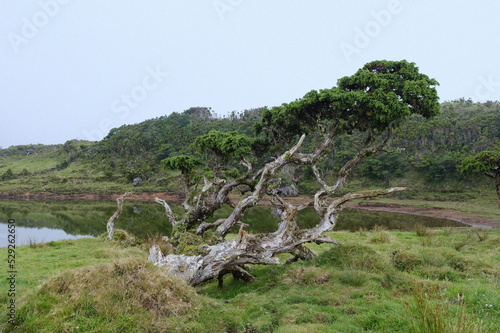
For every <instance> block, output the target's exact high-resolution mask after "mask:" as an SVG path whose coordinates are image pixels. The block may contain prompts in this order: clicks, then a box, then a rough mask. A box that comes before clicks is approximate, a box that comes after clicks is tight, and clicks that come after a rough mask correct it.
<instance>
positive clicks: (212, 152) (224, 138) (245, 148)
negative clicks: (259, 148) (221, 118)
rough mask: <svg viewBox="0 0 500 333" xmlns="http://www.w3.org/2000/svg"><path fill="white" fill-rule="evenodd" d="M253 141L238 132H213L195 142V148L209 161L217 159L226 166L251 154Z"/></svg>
mask: <svg viewBox="0 0 500 333" xmlns="http://www.w3.org/2000/svg"><path fill="white" fill-rule="evenodd" d="M251 143H252V142H251V140H250V138H249V137H248V136H246V135H245V134H239V133H238V132H236V131H231V132H221V131H217V130H211V131H210V132H209V133H208V134H205V135H202V136H199V137H197V138H196V140H195V141H194V147H196V149H197V150H198V152H199V153H202V154H204V155H205V157H206V158H207V159H215V160H216V161H217V162H218V163H221V164H225V163H227V162H228V161H229V160H230V159H242V158H244V157H245V156H247V155H249V154H250V152H251Z"/></svg>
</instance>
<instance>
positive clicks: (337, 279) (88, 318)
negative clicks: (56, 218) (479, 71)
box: [0, 229, 500, 333]
mask: <svg viewBox="0 0 500 333" xmlns="http://www.w3.org/2000/svg"><path fill="white" fill-rule="evenodd" d="M483 232H484V233H485V234H477V233H476V232H475V230H474V229H452V230H450V229H442V230H436V229H433V230H432V231H431V232H427V233H426V234H425V235H421V236H417V234H416V232H389V231H386V230H374V231H363V232H356V233H350V232H335V233H332V234H331V235H330V236H332V237H334V238H336V239H338V240H339V241H341V245H339V246H330V245H321V246H319V245H311V246H310V248H311V249H313V250H314V251H315V252H317V253H318V256H317V257H316V258H314V259H313V260H311V261H309V262H296V263H294V264H291V265H287V266H258V267H254V268H253V269H252V273H253V274H254V275H255V276H256V277H257V280H256V281H255V282H252V283H243V282H241V281H238V280H234V279H233V278H232V277H231V276H226V277H225V281H224V287H223V289H222V290H219V289H217V282H216V281H213V282H208V283H206V284H204V285H201V286H199V287H197V288H191V287H187V286H185V285H183V284H182V283H180V282H178V281H176V280H175V279H172V278H169V277H166V276H164V275H162V274H160V272H159V270H158V268H157V267H154V266H152V265H150V264H148V263H147V262H146V261H145V260H144V258H145V257H146V256H147V254H146V253H145V252H143V251H141V250H140V249H139V248H137V247H130V246H125V245H124V244H120V243H106V242H103V241H102V239H100V238H97V239H79V240H72V241H59V242H50V243H47V244H37V246H35V247H30V246H29V245H27V246H22V247H19V248H18V252H17V258H18V263H17V270H18V272H19V274H18V280H17V295H18V296H17V301H18V306H19V308H18V315H19V320H20V321H19V323H18V325H19V326H18V327H17V328H13V327H10V326H8V327H4V329H5V330H6V331H7V332H118V331H119V332H164V331H167V332H168V331H179V332H308V333H311V332H498V331H500V280H499V277H500V256H499V255H498V252H499V251H498V250H499V245H500V230H491V231H483ZM380 235H387V236H380ZM373 239H383V241H373ZM457 245H460V246H457ZM283 259H285V256H283ZM2 278H3V277H2ZM0 300H1V301H2V304H5V302H6V301H7V296H6V294H5V293H2V295H0ZM174 327H175V330H174V329H173V328H174Z"/></svg>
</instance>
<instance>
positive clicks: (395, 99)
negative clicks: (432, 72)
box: [256, 61, 439, 143]
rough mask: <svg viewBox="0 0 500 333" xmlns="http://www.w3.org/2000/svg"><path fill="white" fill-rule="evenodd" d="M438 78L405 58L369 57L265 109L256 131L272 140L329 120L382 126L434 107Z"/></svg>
mask: <svg viewBox="0 0 500 333" xmlns="http://www.w3.org/2000/svg"><path fill="white" fill-rule="evenodd" d="M436 85H438V83H437V81H436V80H434V79H430V78H429V77H428V76H426V75H424V74H421V73H419V72H418V67H417V66H415V64H414V63H409V62H407V61H374V62H371V63H368V64H366V65H365V66H364V67H363V68H361V69H360V70H358V71H357V72H356V74H354V75H353V76H349V77H343V78H341V79H340V80H339V81H338V86H337V87H333V88H331V89H323V90H320V91H315V90H313V91H310V92H309V93H307V94H306V95H304V97H303V98H301V99H300V100H297V101H294V102H291V103H287V104H283V105H281V106H277V107H273V108H271V109H266V110H264V112H263V115H262V117H263V121H262V125H259V126H257V128H256V129H257V132H265V133H267V134H268V135H269V136H270V137H271V138H272V139H271V141H273V143H277V142H280V141H282V140H284V141H286V142H288V141H290V140H291V139H292V138H293V137H294V136H296V135H301V134H303V133H311V132H316V131H317V130H318V126H319V129H320V131H321V130H323V131H328V130H330V129H331V128H332V127H333V126H336V127H338V128H339V130H342V131H345V132H347V133H352V132H353V131H356V130H358V131H375V130H376V131H384V130H385V129H387V128H388V127H395V126H397V125H399V124H400V123H401V122H402V120H404V119H406V118H408V117H409V116H410V115H411V114H418V115H421V116H424V117H425V118H430V117H433V116H435V115H437V114H438V113H439V103H438V97H437V92H436V89H435V86H436Z"/></svg>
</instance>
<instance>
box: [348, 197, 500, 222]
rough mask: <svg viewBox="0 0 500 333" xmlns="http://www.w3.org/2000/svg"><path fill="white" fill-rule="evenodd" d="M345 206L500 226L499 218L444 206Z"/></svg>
mask: <svg viewBox="0 0 500 333" xmlns="http://www.w3.org/2000/svg"><path fill="white" fill-rule="evenodd" d="M345 207H346V208H355V209H364V210H373V211H380V212H389V213H402V214H415V215H421V216H429V217H437V218H442V219H449V220H454V221H459V222H462V223H465V224H468V225H471V226H474V227H483V228H500V221H499V220H498V219H493V218H488V217H482V216H473V215H468V214H464V213H460V212H456V211H453V210H448V209H443V208H423V207H411V206H403V205H398V204H383V203H371V202H349V203H347V204H346V205H345Z"/></svg>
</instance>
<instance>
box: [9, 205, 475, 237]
mask: <svg viewBox="0 0 500 333" xmlns="http://www.w3.org/2000/svg"><path fill="white" fill-rule="evenodd" d="M172 209H173V210H174V211H176V210H177V211H179V209H180V207H178V206H172ZM115 211H116V203H115V202H114V201H109V202H108V201H46V202H41V201H10V200H9V201H1V202H0V247H4V246H6V244H7V221H8V219H14V220H15V221H16V226H17V228H16V244H17V245H24V244H30V243H33V242H48V241H55V240H60V239H73V238H79V237H85V236H90V237H95V236H98V235H101V234H103V233H105V232H106V223H107V221H108V219H109V217H110V216H111V215H113V213H114V212H115ZM229 212H230V208H229V207H225V208H223V209H221V210H220V211H218V212H217V214H216V216H214V217H213V219H212V220H215V219H216V218H221V217H225V216H228V214H229ZM243 221H244V222H245V223H248V224H250V227H249V228H247V229H248V230H249V231H250V232H253V233H258V232H273V231H275V230H276V228H277V226H278V220H277V218H276V214H273V212H272V209H271V208H270V207H263V206H257V207H254V208H252V209H250V210H248V211H247V212H246V213H245V216H244V217H243ZM317 222H318V217H317V215H316V214H315V212H314V210H312V209H306V210H303V211H301V212H299V214H298V224H299V227H301V228H307V227H310V226H312V225H314V224H316V223H317ZM415 224H422V225H425V226H427V227H467V225H465V224H462V223H460V222H457V221H452V220H447V219H438V218H432V217H425V216H419V215H410V214H397V213H385V212H374V211H365V210H356V209H344V210H343V211H342V212H341V213H340V215H339V219H338V222H337V225H336V227H335V230H350V231H358V230H359V229H361V228H363V229H366V230H370V229H372V228H373V227H374V226H375V225H381V226H385V227H386V228H388V229H394V230H412V229H413V226H414V225H415ZM115 228H119V229H124V230H127V231H128V232H130V233H132V234H134V235H135V236H137V237H140V238H144V237H147V236H154V235H168V234H170V232H171V226H170V224H169V222H168V219H167V217H166V216H165V213H164V210H163V207H162V206H160V205H158V204H156V203H150V202H131V201H125V204H124V206H123V212H122V214H121V216H120V217H119V219H118V220H117V221H116V222H115Z"/></svg>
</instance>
